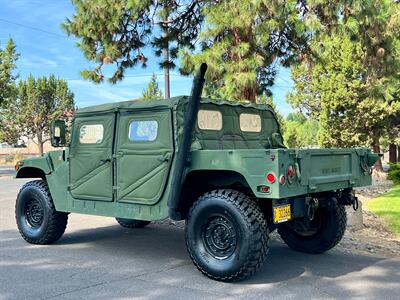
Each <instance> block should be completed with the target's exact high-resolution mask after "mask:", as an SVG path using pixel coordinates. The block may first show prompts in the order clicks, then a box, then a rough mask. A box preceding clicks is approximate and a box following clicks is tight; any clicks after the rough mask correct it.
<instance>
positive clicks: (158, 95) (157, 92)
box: [140, 74, 163, 100]
mask: <svg viewBox="0 0 400 300" xmlns="http://www.w3.org/2000/svg"><path fill="white" fill-rule="evenodd" d="M140 99H141V100H158V99H163V93H162V91H161V89H160V88H159V87H158V82H157V76H156V74H153V75H152V76H151V79H150V82H149V84H148V85H147V87H146V88H145V89H144V90H143V92H142V96H141V97H140Z"/></svg>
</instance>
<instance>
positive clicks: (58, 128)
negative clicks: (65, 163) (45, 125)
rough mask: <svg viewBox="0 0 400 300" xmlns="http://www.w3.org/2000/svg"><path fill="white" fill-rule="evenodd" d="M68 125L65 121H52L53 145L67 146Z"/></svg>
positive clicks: (51, 134)
mask: <svg viewBox="0 0 400 300" xmlns="http://www.w3.org/2000/svg"><path fill="white" fill-rule="evenodd" d="M65 129H66V126H65V121H63V120H55V121H53V122H52V123H51V128H50V138H51V145H52V146H53V147H65V146H66V139H65V136H66V130H65Z"/></svg>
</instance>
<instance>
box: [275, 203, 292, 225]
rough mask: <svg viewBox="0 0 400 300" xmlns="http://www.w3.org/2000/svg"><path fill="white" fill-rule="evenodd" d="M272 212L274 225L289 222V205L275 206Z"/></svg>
mask: <svg viewBox="0 0 400 300" xmlns="http://www.w3.org/2000/svg"><path fill="white" fill-rule="evenodd" d="M273 212H274V223H275V224H276V223H282V222H286V221H289V220H290V219H291V217H292V215H291V213H290V204H286V205H280V206H275V207H274V208H273Z"/></svg>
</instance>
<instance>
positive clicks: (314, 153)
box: [296, 149, 370, 192]
mask: <svg viewBox="0 0 400 300" xmlns="http://www.w3.org/2000/svg"><path fill="white" fill-rule="evenodd" d="M368 153H369V150H367V149H300V150H298V151H297V153H296V158H297V161H298V164H299V171H300V185H302V186H308V189H309V191H310V192H317V191H327V190H334V189H341V188H347V187H353V186H359V185H365V183H366V182H364V181H365V179H368V178H370V176H369V170H370V168H369V166H368V163H367V161H368V155H369V154H368Z"/></svg>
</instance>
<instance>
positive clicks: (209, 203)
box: [185, 190, 269, 281]
mask: <svg viewBox="0 0 400 300" xmlns="http://www.w3.org/2000/svg"><path fill="white" fill-rule="evenodd" d="M185 237H186V247H187V250H188V252H189V255H190V257H191V259H192V261H193V263H194V264H195V265H196V267H197V268H198V269H199V270H200V271H201V272H202V273H203V274H204V275H206V276H208V277H210V278H212V279H215V280H220V281H238V280H242V279H245V278H246V277H249V276H250V275H252V274H254V273H255V272H256V271H257V270H258V269H259V268H260V267H261V266H262V265H263V263H264V261H265V258H266V255H267V253H268V239H269V234H268V227H267V225H266V220H265V217H264V215H263V213H262V212H261V210H260V208H259V207H258V206H257V205H256V203H255V202H254V201H252V200H251V199H250V198H249V197H248V196H246V195H245V194H243V193H241V192H238V191H234V190H215V191H211V192H208V193H206V194H204V195H203V196H201V197H200V198H199V199H198V200H197V201H196V202H195V203H194V204H193V206H192V207H191V209H190V211H189V215H188V219H187V221H186V228H185Z"/></svg>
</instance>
